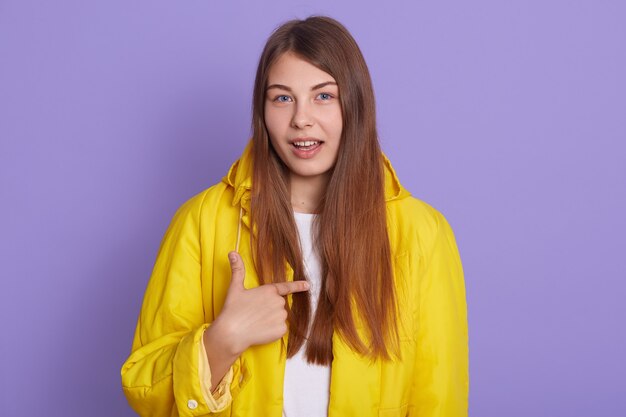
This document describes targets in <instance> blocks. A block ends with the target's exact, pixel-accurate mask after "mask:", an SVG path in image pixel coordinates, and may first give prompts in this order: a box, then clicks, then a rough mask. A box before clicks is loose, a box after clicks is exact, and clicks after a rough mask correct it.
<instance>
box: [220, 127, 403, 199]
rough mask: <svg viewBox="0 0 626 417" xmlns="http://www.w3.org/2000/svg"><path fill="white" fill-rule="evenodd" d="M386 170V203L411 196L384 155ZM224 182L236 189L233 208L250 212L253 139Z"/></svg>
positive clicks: (223, 179)
mask: <svg viewBox="0 0 626 417" xmlns="http://www.w3.org/2000/svg"><path fill="white" fill-rule="evenodd" d="M382 155H383V161H384V163H383V167H384V168H383V169H384V170H385V201H393V200H400V199H403V198H406V197H408V196H410V195H411V194H410V193H409V192H408V191H407V190H406V189H405V188H404V187H403V186H402V184H400V180H399V179H398V176H397V175H396V171H395V170H394V169H393V167H392V166H391V162H390V161H389V159H388V158H387V156H386V155H385V154H384V153H383V154H382ZM222 182H224V183H226V184H227V185H229V186H231V187H233V188H234V190H235V193H234V197H233V202H232V204H233V206H236V205H238V204H239V203H240V202H241V206H242V208H244V209H245V210H246V211H249V210H250V190H251V189H252V139H250V140H249V141H248V144H247V145H246V148H245V149H244V151H243V154H242V155H241V157H240V158H239V159H238V160H237V161H235V163H233V164H232V166H231V167H230V169H229V170H228V174H226V176H225V177H224V178H222Z"/></svg>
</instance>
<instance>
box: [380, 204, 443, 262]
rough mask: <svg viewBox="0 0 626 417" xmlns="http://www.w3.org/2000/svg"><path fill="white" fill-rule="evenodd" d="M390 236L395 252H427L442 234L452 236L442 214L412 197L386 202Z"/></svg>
mask: <svg viewBox="0 0 626 417" xmlns="http://www.w3.org/2000/svg"><path fill="white" fill-rule="evenodd" d="M387 213H388V228H389V237H390V240H391V241H392V243H395V245H396V246H397V251H398V252H404V251H411V252H414V251H417V252H418V253H424V252H428V251H429V248H432V247H433V245H434V242H435V241H436V240H437V237H438V236H439V235H440V234H441V233H444V232H445V233H447V232H450V233H451V229H450V225H449V223H448V220H447V218H446V217H445V216H444V214H443V213H442V212H441V211H440V210H439V209H437V208H435V207H434V206H433V205H431V204H429V203H427V202H426V201H424V200H421V199H419V198H416V197H413V196H411V195H409V196H406V197H404V198H402V199H398V200H394V201H390V202H388V203H387Z"/></svg>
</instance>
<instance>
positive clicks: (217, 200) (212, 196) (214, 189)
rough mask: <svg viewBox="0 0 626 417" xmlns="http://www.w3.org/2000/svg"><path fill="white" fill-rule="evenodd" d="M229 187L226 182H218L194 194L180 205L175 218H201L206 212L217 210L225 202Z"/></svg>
mask: <svg viewBox="0 0 626 417" xmlns="http://www.w3.org/2000/svg"><path fill="white" fill-rule="evenodd" d="M227 189H228V186H227V185H226V184H224V183H223V182H218V183H216V184H214V185H212V186H210V187H208V188H205V189H204V190H202V191H200V192H198V193H196V194H194V195H193V196H191V197H189V198H188V199H187V200H186V201H184V202H183V203H182V204H180V205H179V206H178V208H177V209H176V212H175V214H174V218H178V217H196V218H200V217H202V215H203V214H204V213H206V212H210V211H213V210H215V209H216V208H217V206H218V205H219V204H221V203H223V199H224V197H225V195H224V194H225V193H226V192H227Z"/></svg>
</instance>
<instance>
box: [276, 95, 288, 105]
mask: <svg viewBox="0 0 626 417" xmlns="http://www.w3.org/2000/svg"><path fill="white" fill-rule="evenodd" d="M281 97H287V98H288V96H285V95H280V96H276V98H275V99H274V101H278V102H280V103H284V102H285V101H284V100H280V98H281Z"/></svg>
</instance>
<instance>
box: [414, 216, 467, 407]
mask: <svg viewBox="0 0 626 417" xmlns="http://www.w3.org/2000/svg"><path fill="white" fill-rule="evenodd" d="M435 219H436V220H437V229H436V232H435V237H434V243H433V244H432V247H431V248H430V249H428V248H425V252H426V253H425V255H424V259H423V262H422V263H421V264H420V268H422V272H421V274H420V281H419V287H418V292H419V295H418V298H419V303H418V309H417V312H416V317H415V323H416V326H417V329H415V330H416V343H417V354H416V362H415V373H414V375H415V377H414V381H413V387H412V393H411V398H410V402H409V413H408V415H409V416H420V417H435V416H437V417H466V416H467V414H468V395H469V369H468V368H469V355H468V353H469V352H468V351H469V348H468V330H467V305H466V295H465V283H464V277H463V268H462V265H461V259H460V256H459V252H458V249H457V245H456V241H455V237H454V234H453V232H452V229H451V228H450V225H449V224H448V222H447V220H446V219H445V217H444V216H443V215H442V214H441V213H439V212H438V211H436V210H435Z"/></svg>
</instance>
